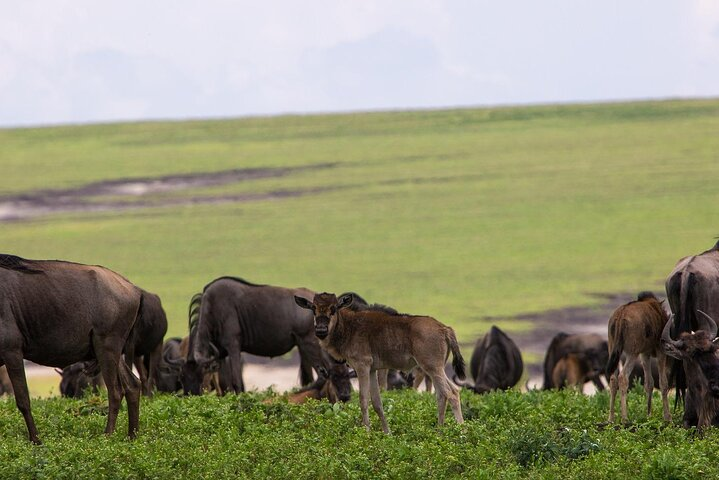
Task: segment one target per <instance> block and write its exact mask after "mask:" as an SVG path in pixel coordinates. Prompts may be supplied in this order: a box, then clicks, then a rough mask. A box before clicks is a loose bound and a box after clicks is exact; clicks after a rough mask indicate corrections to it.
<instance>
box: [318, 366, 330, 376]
mask: <svg viewBox="0 0 719 480" xmlns="http://www.w3.org/2000/svg"><path fill="white" fill-rule="evenodd" d="M317 373H319V374H320V375H322V376H323V377H325V378H329V377H330V374H329V372H328V371H327V369H326V368H325V367H322V366H320V367H317Z"/></svg>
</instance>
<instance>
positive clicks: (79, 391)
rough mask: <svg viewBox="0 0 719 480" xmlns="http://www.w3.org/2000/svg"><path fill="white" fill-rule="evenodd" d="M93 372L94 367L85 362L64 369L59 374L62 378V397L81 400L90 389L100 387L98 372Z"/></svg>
mask: <svg viewBox="0 0 719 480" xmlns="http://www.w3.org/2000/svg"><path fill="white" fill-rule="evenodd" d="M88 370H92V366H90V365H88V364H87V363H85V362H77V363H73V364H71V365H68V366H67V367H65V368H63V369H62V371H60V370H57V372H58V373H59V374H60V376H61V377H62V378H61V380H60V395H62V396H63V397H68V398H81V397H82V396H83V395H84V394H85V390H87V388H88V387H90V386H94V387H96V386H97V385H98V382H99V379H97V378H96V377H97V376H98V375H99V372H97V371H88Z"/></svg>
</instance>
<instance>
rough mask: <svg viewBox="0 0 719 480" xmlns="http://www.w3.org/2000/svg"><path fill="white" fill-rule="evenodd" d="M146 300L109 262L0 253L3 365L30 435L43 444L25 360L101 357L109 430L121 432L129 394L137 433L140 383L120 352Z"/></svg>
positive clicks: (132, 429) (56, 363)
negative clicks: (100, 263)
mask: <svg viewBox="0 0 719 480" xmlns="http://www.w3.org/2000/svg"><path fill="white" fill-rule="evenodd" d="M141 301H142V292H141V291H140V289H139V288H137V287H136V286H135V285H133V284H132V283H130V282H129V281H128V280H126V279H125V278H123V277H122V276H120V275H118V274H117V273H115V272H113V271H112V270H108V269H106V268H104V267H100V266H93V265H81V264H78V263H71V262H63V261H59V260H25V259H22V258H20V257H16V256H14V255H0V365H2V364H5V365H6V366H7V371H8V375H9V376H10V380H11V382H12V386H13V389H14V391H15V402H16V404H17V407H18V409H19V410H20V412H21V413H22V415H23V417H24V418H25V424H26V425H27V430H28V436H29V439H30V441H32V442H33V443H40V439H39V438H38V435H37V428H36V427H35V421H34V420H33V417H32V413H31V411H30V396H29V393H28V388H27V382H26V380H25V367H24V365H23V359H24V358H26V359H28V360H31V361H33V362H35V363H39V364H41V365H47V366H51V367H58V368H64V367H66V366H68V365H70V364H72V363H75V362H79V361H83V360H95V359H96V360H97V361H98V362H99V365H100V368H101V370H102V375H103V379H104V380H105V385H106V386H107V391H108V401H109V410H108V416H107V426H106V427H105V433H108V434H109V433H112V432H113V431H114V430H115V423H116V420H117V414H118V412H119V410H120V402H121V401H122V396H123V394H124V396H125V398H126V399H127V410H128V415H129V419H130V420H129V428H128V434H129V436H130V437H134V436H135V434H136V432H137V429H138V423H139V412H140V407H139V404H140V398H139V395H140V385H139V380H138V379H137V377H135V376H134V375H133V373H132V371H131V370H130V368H129V367H128V366H127V365H126V364H125V363H124V362H123V361H121V359H120V356H121V355H122V349H123V347H124V345H125V341H126V340H127V336H128V335H129V333H130V330H131V329H132V326H133V324H134V323H135V319H136V318H137V315H138V313H139V311H140V303H141Z"/></svg>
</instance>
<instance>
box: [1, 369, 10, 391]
mask: <svg viewBox="0 0 719 480" xmlns="http://www.w3.org/2000/svg"><path fill="white" fill-rule="evenodd" d="M0 395H12V383H11V382H10V377H9V376H8V374H7V368H6V367H5V365H3V366H2V367H0Z"/></svg>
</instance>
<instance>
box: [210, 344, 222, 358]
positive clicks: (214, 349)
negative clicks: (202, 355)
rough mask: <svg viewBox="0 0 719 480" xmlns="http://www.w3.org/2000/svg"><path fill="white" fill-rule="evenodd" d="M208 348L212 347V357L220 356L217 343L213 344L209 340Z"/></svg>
mask: <svg viewBox="0 0 719 480" xmlns="http://www.w3.org/2000/svg"><path fill="white" fill-rule="evenodd" d="M210 349H212V356H213V357H214V358H219V357H220V350H219V349H218V348H217V345H215V344H214V343H212V342H210Z"/></svg>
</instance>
